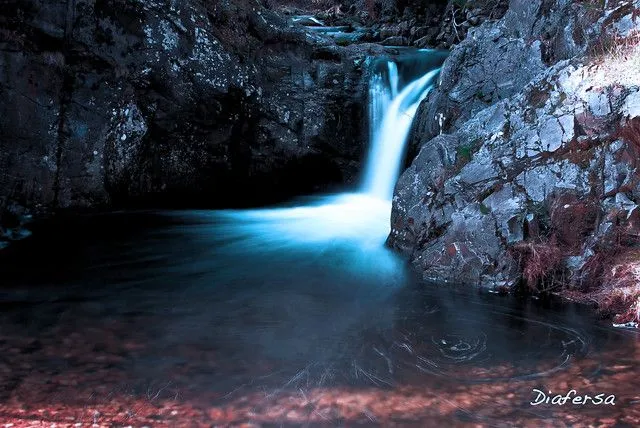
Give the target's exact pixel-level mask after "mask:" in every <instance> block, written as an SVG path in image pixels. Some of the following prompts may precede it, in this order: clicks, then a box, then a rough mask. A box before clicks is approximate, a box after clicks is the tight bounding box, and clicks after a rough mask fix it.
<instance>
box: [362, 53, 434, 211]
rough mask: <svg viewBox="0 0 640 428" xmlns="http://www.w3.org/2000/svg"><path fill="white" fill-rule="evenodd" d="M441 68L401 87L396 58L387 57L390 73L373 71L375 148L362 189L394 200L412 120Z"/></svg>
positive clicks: (371, 100)
mask: <svg viewBox="0 0 640 428" xmlns="http://www.w3.org/2000/svg"><path fill="white" fill-rule="evenodd" d="M439 71H440V69H439V68H436V69H434V70H431V71H429V72H427V73H426V74H424V75H423V76H421V77H419V78H417V79H415V80H413V81H411V82H409V83H408V84H407V85H406V86H405V87H404V88H402V90H400V91H399V88H398V85H399V77H398V66H397V64H396V63H395V62H393V61H391V60H388V61H387V70H386V75H385V74H384V73H381V72H379V73H374V74H373V76H372V78H371V82H370V86H369V103H370V104H369V115H370V133H369V135H370V144H371V149H370V152H369V156H368V159H367V162H366V168H365V174H364V183H363V186H362V193H365V194H367V195H370V196H373V197H377V198H380V199H383V200H391V197H392V196H393V189H394V187H395V183H396V180H397V178H398V175H399V172H400V167H401V163H402V155H403V153H404V149H405V144H406V140H407V137H408V136H409V131H410V130H411V124H412V123H413V119H414V116H415V114H416V112H417V111H418V107H419V105H420V102H421V101H422V100H423V99H424V98H425V97H426V96H427V94H428V93H429V91H430V90H431V88H432V87H433V81H434V79H435V77H436V76H437V75H438V73H439ZM398 91H399V92H398Z"/></svg>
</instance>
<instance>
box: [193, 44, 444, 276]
mask: <svg viewBox="0 0 640 428" xmlns="http://www.w3.org/2000/svg"><path fill="white" fill-rule="evenodd" d="M444 58H445V55H444V54H443V53H439V52H436V51H429V52H424V51H413V53H412V54H407V55H402V56H400V57H399V58H397V59H394V60H392V59H379V60H375V61H374V63H373V64H372V66H374V67H375V68H373V69H372V73H371V78H370V86H369V100H370V103H369V113H370V115H371V116H370V138H371V139H370V144H371V149H370V152H369V154H368V159H367V163H366V169H365V173H364V177H363V178H364V180H363V183H362V187H361V188H360V190H359V191H358V192H354V193H341V194H337V195H329V196H327V195H323V196H317V197H313V198H307V199H306V200H303V201H299V203H298V204H296V205H294V206H286V207H272V208H264V209H257V210H225V211H222V212H215V213H214V214H213V217H214V218H215V219H216V220H215V221H217V222H220V221H221V222H222V223H220V224H219V225H218V226H215V228H216V237H217V238H219V239H222V240H223V241H224V242H227V243H228V245H227V244H226V245H227V248H226V250H225V251H229V252H232V251H237V252H239V253H243V252H261V253H266V252H277V253H279V254H284V253H291V254H307V256H305V257H307V258H308V257H311V258H317V259H323V258H324V257H325V256H326V255H327V254H337V252H340V254H341V259H342V260H343V263H345V264H346V265H348V266H349V268H348V269H351V270H352V271H353V272H354V274H366V275H369V274H370V273H371V272H372V269H373V270H375V271H376V272H377V273H376V275H380V276H382V275H386V276H388V278H389V281H392V280H393V281H395V280H396V279H397V276H398V272H399V270H398V266H399V264H398V263H399V261H398V260H397V259H396V258H395V256H394V255H392V254H391V253H389V251H388V250H387V249H386V248H385V247H384V242H385V240H386V238H387V236H388V235H389V231H390V224H389V217H390V213H391V198H392V195H393V188H394V186H395V183H396V180H397V178H398V175H399V172H400V168H401V164H402V157H403V153H404V147H405V143H406V140H407V136H408V134H409V131H410V129H411V123H412V121H413V118H414V116H415V114H416V112H417V110H418V106H419V104H420V102H421V101H422V100H423V99H424V98H425V97H426V96H427V94H428V93H429V90H430V89H431V87H432V85H433V82H434V79H435V77H436V75H437V73H438V71H439V68H438V67H440V65H441V64H442V61H443V60H444ZM197 215H198V216H202V215H203V214H201V213H198V214H197ZM223 225H224V226H223ZM217 245H218V244H216V245H215V246H216V247H217ZM309 260H311V259H309Z"/></svg>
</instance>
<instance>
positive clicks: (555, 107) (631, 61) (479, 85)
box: [388, 0, 640, 310]
mask: <svg viewBox="0 0 640 428" xmlns="http://www.w3.org/2000/svg"><path fill="white" fill-rule="evenodd" d="M605 3H606V5H605V6H604V7H603V6H602V4H601V3H598V4H597V5H596V4H595V3H593V4H592V3H590V2H586V3H577V2H572V1H529V0H527V1H525V0H513V1H511V2H510V4H509V9H508V11H507V13H506V14H505V16H504V17H503V18H502V19H500V20H499V21H497V22H492V23H486V24H483V25H481V26H479V27H478V28H474V29H472V30H470V32H469V35H468V36H467V38H466V39H465V40H464V41H463V42H462V43H460V44H459V45H457V46H456V47H455V48H454V49H453V50H452V52H451V55H450V56H449V58H448V59H447V61H446V62H445V64H444V66H443V70H442V73H441V76H440V81H439V84H438V85H437V86H436V87H435V88H434V91H433V92H432V93H431V94H430V95H429V97H428V98H427V99H426V100H425V101H424V102H423V104H422V105H421V107H420V109H419V113H418V118H417V120H416V123H414V129H413V132H412V137H411V138H412V142H411V144H412V145H413V146H414V147H415V150H419V154H418V155H417V156H416V158H415V159H414V160H413V163H412V164H411V166H410V167H409V168H408V169H407V170H406V171H405V172H404V173H403V174H402V176H401V178H400V180H399V182H398V184H397V186H396V189H395V195H394V201H393V213H392V232H391V235H390V237H389V240H388V242H389V244H390V245H392V246H393V247H394V248H397V249H399V250H401V251H403V252H405V253H407V254H410V255H411V259H412V261H413V263H414V264H415V266H416V267H417V268H418V269H419V270H420V271H421V272H423V275H424V277H425V278H438V279H442V278H446V279H448V280H449V281H451V282H458V283H471V284H482V285H485V286H490V287H501V286H511V285H513V284H515V283H517V282H518V281H519V280H520V279H524V280H525V282H527V284H528V285H529V286H531V287H534V288H535V287H539V288H547V289H553V287H555V286H557V285H563V286H569V287H571V288H572V289H573V290H575V291H585V290H593V289H594V287H595V288H596V289H598V288H600V289H602V288H608V287H611V288H613V287H615V286H622V285H626V284H625V283H624V281H625V277H626V279H627V280H628V281H629V282H630V283H631V284H634V285H635V284H637V279H638V271H637V269H636V268H637V266H638V263H639V262H640V259H639V258H638V257H637V250H636V249H635V248H636V247H637V243H638V239H637V238H638V232H639V229H638V226H639V224H638V221H639V220H640V218H639V217H638V216H639V210H638V206H637V203H638V201H640V187H639V185H640V180H639V178H640V176H639V175H638V169H637V159H638V157H639V155H640V92H639V90H640V88H639V85H640V75H639V74H638V73H639V70H640V50H639V49H638V32H639V30H640V15H639V14H638V8H639V7H640V2H638V1H635V2H630V1H621V2H605ZM616 270H617V272H616ZM623 271H624V273H623ZM609 291H611V290H609ZM613 297H615V296H613ZM630 297H631V296H630ZM633 299H635V297H632V299H630V301H628V302H626V305H627V306H629V305H632V306H633V305H637V306H635V307H634V308H632V309H634V310H637V309H640V305H638V304H637V303H636V302H634V301H633Z"/></svg>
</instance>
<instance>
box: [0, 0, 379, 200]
mask: <svg viewBox="0 0 640 428" xmlns="http://www.w3.org/2000/svg"><path fill="white" fill-rule="evenodd" d="M10 3H11V4H10V5H8V6H7V7H6V8H3V12H2V15H1V16H0V52H1V53H2V57H1V58H0V69H1V70H2V78H1V79H2V80H1V81H0V85H1V86H0V92H1V93H2V97H3V100H4V102H3V103H2V107H1V108H2V112H1V117H2V119H0V165H1V168H0V201H3V204H4V205H8V204H9V203H10V202H11V203H13V202H15V203H19V204H21V205H22V206H25V207H29V208H31V209H35V210H39V209H40V210H43V211H47V210H51V209H64V208H81V207H101V206H127V207H130V206H140V205H148V206H238V205H256V204H263V203H266V202H273V201H278V200H283V199H286V198H289V197H291V196H295V195H298V194H301V193H307V192H311V191H318V190H323V189H328V188H330V187H331V186H334V185H339V184H344V183H351V182H353V180H354V178H355V177H356V174H357V171H358V166H359V163H360V161H361V158H362V157H363V149H364V144H365V138H364V137H363V136H364V135H366V120H365V111H366V110H365V107H364V106H365V102H366V90H365V89H366V86H365V81H364V80H363V79H364V76H363V68H362V63H363V59H364V57H365V56H366V55H367V49H366V48H360V47H359V48H357V49H354V48H341V47H338V46H330V45H331V43H330V42H328V41H326V40H320V41H318V40H311V39H309V37H308V35H307V34H305V32H303V31H302V30H301V29H300V28H293V27H291V26H289V25H288V24H287V22H286V21H285V20H284V19H283V18H281V17H280V16H279V15H277V14H275V13H273V12H271V11H269V10H267V9H265V8H261V7H256V3H254V2H248V1H247V2H244V1H234V2H228V1H221V2H207V3H200V2H197V1H186V0H184V1H143V0H139V1H137V0H130V1H126V2H114V1H111V0H95V1H94V0H86V1H85V0H69V1H60V2H54V3H51V2H41V1H36V0H29V1H16V2H10Z"/></svg>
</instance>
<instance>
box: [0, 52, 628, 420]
mask: <svg viewBox="0 0 640 428" xmlns="http://www.w3.org/2000/svg"><path fill="white" fill-rule="evenodd" d="M425 55H426V54H425ZM428 59H429V60H431V58H428ZM376 67H378V69H379V70H381V71H380V73H373V77H372V84H371V97H372V99H371V112H372V113H371V114H372V120H371V123H372V147H371V151H370V153H369V155H368V160H367V168H366V171H365V173H364V176H363V186H362V188H361V191H360V192H357V193H347V194H339V195H333V196H323V197H317V198H310V199H307V200H305V202H304V203H301V204H299V205H291V204H289V205H288V206H283V207H271V208H265V209H257V210H223V211H173V212H143V213H114V214H109V215H102V216H87V217H76V218H74V219H71V220H69V219H66V220H65V219H64V218H59V219H57V220H55V219H54V220H52V221H50V222H49V224H47V225H44V226H42V228H41V230H35V232H36V233H34V235H33V236H32V237H31V238H29V239H27V240H25V241H21V242H18V243H16V245H13V246H11V247H10V248H9V249H8V250H6V251H5V252H3V253H0V278H2V280H3V284H2V288H0V305H1V307H2V311H1V312H0V351H1V352H0V355H1V356H2V357H1V359H0V386H1V387H0V395H1V397H2V400H0V421H2V422H6V423H13V424H14V425H13V426H14V427H22V426H25V427H26V426H33V425H29V424H35V423H39V421H44V422H47V423H56V424H58V426H61V425H60V424H64V423H68V424H73V425H74V426H76V425H75V424H78V423H79V424H81V425H80V426H90V425H93V424H95V425H96V426H129V425H132V426H145V425H147V426H176V427H182V426H189V427H191V426H196V427H199V426H240V425H241V424H243V423H245V424H253V425H254V426H385V427H386V426H417V427H425V426H438V427H440V426H464V425H468V424H471V425H478V424H481V425H485V426H487V425H488V426H513V425H515V426H521V425H525V424H530V425H535V426H542V425H558V424H565V425H588V424H594V425H596V424H606V423H608V422H607V421H611V420H613V421H618V422H620V423H621V424H627V425H631V426H638V425H639V423H638V422H639V414H640V413H639V411H638V403H640V396H639V395H638V394H639V393H638V391H640V388H639V386H640V380H638V378H637V376H636V374H637V370H638V363H637V361H638V359H639V358H638V357H639V356H640V355H639V352H640V348H638V341H637V335H636V334H635V333H633V332H629V331H620V330H615V329H613V328H610V327H608V326H606V325H604V324H602V323H601V322H599V321H598V320H597V319H596V318H595V317H594V315H593V314H592V313H591V312H590V311H589V310H588V309H587V308H584V307H579V306H574V305H571V304H568V303H561V302H554V301H531V300H522V299H518V298H515V297H499V296H494V295H487V294H477V293H475V292H472V291H469V290H459V289H453V288H449V287H439V286H437V285H429V284H423V283H421V282H420V281H417V280H416V279H415V278H414V276H413V275H412V274H411V272H410V271H408V270H407V268H406V266H405V263H404V262H403V260H401V259H399V258H398V257H397V256H396V255H395V254H393V253H391V252H390V251H389V250H387V249H386V248H385V247H384V246H383V243H384V240H385V238H386V236H387V234H388V231H389V225H388V223H389V212H390V201H389V200H390V196H391V195H390V193H391V192H392V190H393V182H394V181H395V179H396V178H397V173H398V171H399V168H400V163H401V162H402V151H403V150H404V149H403V147H402V144H403V143H404V141H399V140H402V139H405V138H406V134H407V133H408V127H409V126H410V125H411V120H405V118H407V117H408V118H409V119H411V117H412V114H414V113H415V110H416V109H417V105H418V104H419V102H420V101H421V100H422V99H424V97H425V96H426V95H427V93H428V91H429V88H430V87H431V85H432V84H433V82H434V81H435V79H436V77H437V66H435V67H431V68H429V69H427V70H423V72H422V74H420V75H413V76H410V74H408V73H407V72H406V71H407V70H404V69H403V63H402V61H400V60H397V61H396V60H383V61H381V62H380V63H377V64H376ZM407 76H410V77H407ZM381 135H384V136H385V137H384V138H381V137H380V136H381ZM382 176H385V177H387V178H385V179H384V180H382V179H380V177H382ZM571 389H574V390H576V393H577V394H579V395H584V394H589V395H591V396H595V395H596V394H599V393H603V394H605V395H606V396H609V395H615V397H616V405H615V406H611V405H606V406H603V405H595V404H593V403H591V404H589V405H581V406H574V405H571V404H567V405H564V406H559V405H553V404H541V405H535V406H534V405H532V404H531V402H532V401H533V400H534V399H535V398H536V396H537V393H535V392H534V391H535V390H540V391H545V392H547V391H549V394H550V396H552V395H553V394H566V393H568V392H569V391H570V390H571ZM552 393H553V394H552ZM82 424H86V425H82ZM70 426H71V425H70Z"/></svg>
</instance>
